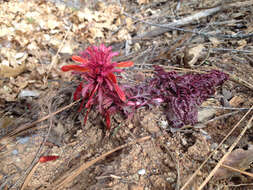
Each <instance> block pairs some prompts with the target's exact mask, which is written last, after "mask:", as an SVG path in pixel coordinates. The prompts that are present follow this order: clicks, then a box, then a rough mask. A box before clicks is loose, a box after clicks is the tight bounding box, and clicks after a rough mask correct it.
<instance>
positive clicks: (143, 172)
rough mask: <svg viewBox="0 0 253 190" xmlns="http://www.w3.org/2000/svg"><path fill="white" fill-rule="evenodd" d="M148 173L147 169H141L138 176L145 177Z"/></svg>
mask: <svg viewBox="0 0 253 190" xmlns="http://www.w3.org/2000/svg"><path fill="white" fill-rule="evenodd" d="M145 173H146V170H145V169H140V170H139V171H138V174H139V175H144V174H145Z"/></svg>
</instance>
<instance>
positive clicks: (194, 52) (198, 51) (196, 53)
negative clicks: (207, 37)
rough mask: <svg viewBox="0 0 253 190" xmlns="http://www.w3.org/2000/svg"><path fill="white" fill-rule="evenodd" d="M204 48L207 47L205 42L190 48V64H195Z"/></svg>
mask: <svg viewBox="0 0 253 190" xmlns="http://www.w3.org/2000/svg"><path fill="white" fill-rule="evenodd" d="M204 48H205V47H204V45H203V44H199V45H197V46H195V47H193V48H191V49H189V50H188V55H190V56H191V57H192V58H191V60H189V61H188V65H190V66H194V64H195V63H196V62H197V61H198V59H199V57H200V55H201V52H202V51H203V49H204Z"/></svg>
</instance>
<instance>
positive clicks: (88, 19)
mask: <svg viewBox="0 0 253 190" xmlns="http://www.w3.org/2000/svg"><path fill="white" fill-rule="evenodd" d="M84 4H85V1H84ZM177 5H178V4H177V3H176V2H174V1H170V2H165V1H137V4H136V3H134V2H130V1H129V2H128V1H121V4H118V2H114V1H108V2H103V1H99V2H96V3H94V4H86V6H83V7H82V6H81V7H78V8H73V7H68V6H66V5H65V4H54V3H52V2H49V1H29V2H27V1H23V2H22V1H10V2H4V3H1V5H0V10H1V11H0V12H1V13H0V18H1V19H0V20H1V21H0V22H1V29H0V47H1V51H0V107H1V111H0V116H1V122H0V124H1V137H3V136H4V135H7V134H8V133H9V132H11V131H12V130H14V129H15V128H17V129H18V127H19V126H22V125H23V124H26V123H29V122H30V123H31V122H32V121H35V120H37V119H39V118H42V117H44V116H47V115H48V114H49V113H52V112H54V111H56V110H58V109H59V108H62V107H64V106H66V105H68V104H70V103H71V102H72V98H73V93H72V92H73V91H74V89H75V88H76V85H75V84H74V83H73V82H72V81H78V80H77V78H76V77H75V76H72V75H71V74H70V73H63V72H62V71H60V68H61V67H62V66H63V65H69V64H73V62H72V61H71V60H70V57H71V56H72V55H73V54H77V53H79V52H81V51H82V50H83V49H85V48H87V47H88V46H90V45H94V44H95V45H99V44H101V43H104V44H108V45H111V46H112V48H113V50H114V51H118V52H119V56H118V57H117V58H115V60H116V59H118V60H117V62H124V61H126V60H134V62H135V66H134V68H132V69H131V68H130V69H129V70H126V72H125V74H121V75H119V80H120V82H122V83H130V84H131V83H134V84H135V83H141V82H143V81H145V79H148V78H149V77H152V76H153V73H152V65H153V64H159V65H162V67H163V68H166V66H174V67H176V68H178V67H181V69H184V65H185V63H183V62H182V60H183V59H184V56H185V55H184V54H185V53H186V52H187V51H189V52H191V53H190V54H191V56H193V57H192V59H189V60H186V61H189V62H187V63H188V65H190V67H191V69H192V70H193V69H194V70H195V71H197V72H198V71H201V72H203V71H210V70H211V69H218V70H222V71H226V72H228V73H230V74H235V75H236V76H238V77H239V78H242V79H243V80H245V81H247V82H248V83H249V84H252V83H253V78H252V77H251V74H250V73H252V72H251V71H252V63H251V62H252V60H251V59H252V58H251V57H252V54H249V55H245V54H244V53H238V54H237V53H231V52H228V51H225V50H223V51H220V50H217V49H218V48H220V49H222V48H223V49H226V48H231V49H233V48H234V49H236V50H242V52H243V51H244V50H248V51H251V49H250V48H251V45H252V42H251V41H250V40H249V39H242V40H228V41H226V40H222V39H220V38H214V37H213V38H209V40H210V41H209V40H207V39H203V38H201V37H200V36H190V37H188V38H187V39H186V40H185V41H184V42H183V43H177V40H178V39H180V38H181V36H182V35H183V33H181V32H177V31H174V32H167V33H165V35H160V36H158V37H156V38H152V39H143V40H141V39H138V38H136V35H137V34H143V33H145V32H146V31H147V30H152V29H153V28H154V27H151V26H148V25H145V24H143V23H139V22H137V21H136V20H135V19H134V18H135V17H138V18H141V19H145V20H149V21H150V22H153V23H156V22H158V23H167V22H171V21H172V20H173V19H175V18H173V17H163V16H162V15H163V14H164V13H166V14H167V15H174V13H172V12H171V10H169V9H168V7H177ZM201 6H204V7H205V6H206V7H208V6H209V7H212V6H216V2H215V1H211V0H210V1H208V2H207V4H205V5H200V4H198V3H197V2H195V1H192V2H184V1H182V2H181V4H180V7H179V8H178V10H177V11H178V12H177V16H178V18H177V19H180V18H183V17H184V16H185V15H191V13H193V12H198V8H201ZM132 10H133V11H132ZM124 11H126V12H129V13H131V15H132V16H133V17H127V16H126V15H125V14H123V12H124ZM247 11H248V12H247ZM249 12H250V10H248V9H247V8H246V7H242V8H241V9H240V14H235V13H234V12H233V10H232V9H228V13H229V14H231V16H232V17H233V18H234V19H235V20H237V22H231V23H230V24H228V25H219V30H222V31H224V32H227V33H228V34H234V33H237V32H240V31H241V30H243V31H244V32H245V33H249V32H251V31H252V30H251V29H252V26H251V25H252V23H251V22H249V20H248V19H249V15H250V14H249ZM220 15H222V16H223V17H220ZM242 17H245V19H244V22H242V19H241V18H242ZM221 18H224V20H225V21H226V20H227V19H228V18H227V15H226V14H224V13H222V12H220V13H218V14H217V15H214V16H213V17H211V18H210V19H211V20H210V22H209V25H208V24H207V25H206V27H205V28H203V29H204V31H206V32H209V31H211V30H212V29H218V28H217V25H215V24H216V23H218V22H222V21H224V20H222V19H221ZM206 22H207V21H206V20H204V19H203V20H200V21H198V22H195V23H194V24H195V25H198V26H199V27H200V28H201V27H203V25H201V24H204V23H206ZM67 31H68V32H67ZM211 32H212V31H211ZM137 37H138V36H137ZM64 39H65V40H64ZM63 42H64V43H63ZM122 42H123V43H122ZM125 42H127V43H125ZM153 42H156V48H155V47H154V43H153ZM122 44H124V45H125V46H126V47H125V48H128V50H127V51H125V49H124V45H123V46H122ZM170 44H176V45H178V46H177V47H175V48H173V50H171V51H170V50H167V46H168V45H170ZM194 47H195V48H196V49H194ZM207 47H208V48H209V50H208V48H207ZM184 48H188V49H187V51H184V50H183V49H184ZM189 48H190V49H189ZM215 48H216V49H215ZM146 50H149V51H148V53H145V51H146ZM166 51H167V52H168V54H169V58H170V59H168V58H167V59H166V56H165V57H164V56H162V54H165V55H166ZM208 51H210V52H209V55H208ZM57 52H59V53H57ZM146 52H147V51H146ZM164 52H165V53H164ZM126 56H128V57H126ZM154 58H155V62H154V63H153V62H151V60H153V59H154ZM143 60H145V61H143ZM199 63H201V64H200V65H199ZM140 64H142V66H141V67H139V66H138V65H140ZM242 64H243V66H242ZM186 65H187V64H186ZM145 70H146V71H148V72H145ZM166 70H167V69H166ZM181 71H183V72H185V71H184V70H181ZM186 72H189V71H186ZM136 73H137V74H138V73H141V74H140V76H141V77H139V78H141V80H140V81H138V80H135V78H136ZM150 73H151V74H150ZM224 86H225V87H226V89H227V90H229V92H230V94H231V96H230V97H229V98H227V97H225V98H224V97H223V99H226V100H227V101H228V103H229V104H226V106H231V107H250V106H251V105H252V95H251V93H249V91H248V89H245V87H244V86H243V85H242V84H241V83H233V82H232V81H228V82H225V84H224V85H223V87H222V88H224ZM24 92H39V93H38V96H37V95H36V96H35V97H34V96H24V97H23V98H20V96H19V95H20V94H21V95H22V93H24ZM51 92H54V93H51ZM220 99H222V93H221V92H220V91H219V90H218V91H217V92H216V93H215V94H214V95H213V96H212V97H211V98H209V99H207V100H205V101H204V102H203V103H202V105H204V106H210V107H212V106H220V107H222V102H220ZM50 102H51V103H50ZM49 104H52V106H51V109H50V110H49V107H50V106H49ZM78 107H79V105H78V104H76V105H74V106H72V107H71V108H69V109H68V110H63V111H62V112H61V113H60V114H58V115H54V117H53V118H52V119H51V120H52V125H53V126H54V127H56V129H55V130H54V132H52V133H53V134H52V135H51V136H50V137H49V139H48V141H47V142H46V146H45V147H44V150H45V151H44V155H39V156H47V155H59V159H57V160H56V161H54V162H48V163H46V164H45V165H44V164H43V165H40V166H38V168H37V169H36V172H35V173H34V174H33V175H32V177H31V178H30V180H29V182H28V184H27V189H34V188H40V186H41V185H42V186H45V187H48V188H49V187H50V184H54V182H55V181H57V179H59V178H60V176H61V175H62V174H63V173H66V172H68V171H70V170H71V169H74V168H78V167H79V166H80V163H85V162H87V161H89V160H93V158H95V157H97V156H98V155H102V154H104V153H106V152H108V151H110V150H111V149H113V148H115V147H117V146H118V145H121V144H124V143H126V142H130V141H132V140H133V139H136V138H139V137H143V136H145V135H149V134H150V133H151V134H153V135H154V138H153V139H152V140H150V141H147V142H143V143H140V144H136V145H132V147H128V148H127V149H123V150H121V151H119V152H115V153H114V154H112V155H111V156H108V157H107V158H105V159H104V160H101V161H100V162H99V163H97V164H95V165H93V166H91V167H90V168H88V169H86V170H85V171H83V172H82V173H81V174H80V176H78V177H76V179H75V180H74V181H75V182H74V183H73V184H69V186H70V187H71V189H94V188H98V189H103V188H108V187H109V188H112V189H117V188H122V189H129V188H130V189H135V188H138V189H144V188H145V189H164V188H165V189H175V188H176V187H177V186H180V184H181V185H183V184H184V183H185V182H186V179H187V178H188V177H189V176H191V174H192V173H193V171H195V170H196V169H197V167H198V166H199V165H200V164H201V163H202V162H203V160H204V159H205V157H206V156H207V155H208V154H209V153H210V152H211V151H212V147H214V146H215V144H216V143H219V142H220V141H221V139H222V138H223V137H224V136H225V135H226V133H227V132H228V131H229V130H230V128H231V126H233V124H234V123H235V122H236V121H238V120H239V119H240V116H241V114H240V113H239V114H237V115H232V116H230V117H226V118H223V119H219V120H216V121H212V122H211V123H208V124H206V125H207V126H206V128H205V135H203V132H201V133H200V131H199V130H198V129H194V126H192V127H189V126H188V125H186V126H183V128H182V129H180V130H176V131H177V132H174V133H171V130H170V127H168V123H166V124H165V125H163V127H161V126H160V125H161V124H162V123H165V121H167V120H166V114H164V111H165V112H166V110H164V108H162V107H156V106H155V107H152V109H150V110H146V109H143V108H140V109H138V110H137V114H135V116H134V117H133V118H132V120H127V121H126V120H125V119H124V118H123V117H122V116H120V115H117V114H116V115H115V116H113V117H112V118H111V135H109V136H108V135H107V134H106V131H105V130H104V128H105V127H104V126H106V122H104V121H103V119H102V118H100V117H99V115H98V114H97V113H96V111H94V110H91V112H90V114H89V119H88V120H87V123H86V125H85V127H83V116H82V114H78V113H77V112H76V110H77V109H78ZM205 110H206V112H207V113H206V115H208V117H207V119H212V118H213V117H219V116H221V115H223V114H224V115H225V114H226V113H229V110H222V109H221V110H216V112H213V111H212V114H210V113H209V112H210V110H208V109H204V111H203V110H202V113H201V114H202V115H205V113H203V112H205ZM9 118H11V120H12V122H9ZM199 122H201V121H199ZM205 122H206V121H205ZM144 125H145V126H144ZM48 126H49V122H47V121H45V120H44V121H43V122H42V123H37V124H36V125H35V127H32V128H30V129H29V130H25V131H23V132H22V134H17V136H15V135H14V136H12V137H8V138H7V142H8V143H7V144H6V143H5V142H4V141H2V140H1V139H0V143H1V144H0V150H1V151H2V152H1V153H0V156H1V162H0V164H1V165H3V166H4V167H3V168H2V169H1V171H0V180H1V182H3V183H2V184H5V187H18V186H20V185H21V184H22V182H24V179H23V178H22V176H24V175H20V174H21V173H22V174H25V171H26V169H27V168H28V167H29V166H30V164H31V161H32V159H33V158H34V157H35V156H36V151H37V148H38V147H39V145H40V144H41V142H42V141H43V139H44V137H45V134H46V132H47V131H46V129H47V128H48ZM59 126H60V127H59ZM54 127H53V128H54ZM3 129H4V130H3ZM251 132H252V131H251V129H250V130H249V132H248V134H246V135H245V139H246V140H245V143H251V142H252V140H250V139H251V137H250V134H251ZM235 133H236V134H233V136H232V139H233V138H234V136H236V135H238V134H239V133H240V131H239V130H237V131H235ZM22 136H23V137H26V136H28V137H30V138H29V141H28V142H26V143H24V144H22V143H17V142H19V141H17V138H18V137H19V138H20V137H21V138H22ZM210 137H211V138H210ZM5 139H6V138H5ZM229 145H230V144H229V143H225V144H224V146H223V147H222V148H221V149H220V152H217V154H216V158H219V157H220V156H221V155H220V154H222V152H224V151H225V149H226V147H227V146H229ZM244 145H245V144H244V142H242V143H241V144H240V145H239V146H240V147H242V146H244ZM13 151H14V152H18V154H15V155H13V154H12V153H13ZM27 155H29V156H27ZM168 155H169V156H168ZM243 159H247V156H245V157H243V158H242V160H243ZM214 160H215V159H211V160H210V164H207V165H206V166H205V167H204V168H203V169H202V171H201V172H200V173H199V174H198V176H199V178H198V179H196V180H195V181H194V182H193V184H192V187H197V186H198V184H200V182H201V180H203V179H204V177H205V176H207V175H208V173H209V171H210V170H211V168H212V166H213V165H212V164H213V162H214ZM177 162H178V163H180V167H177ZM66 163H67V164H66ZM249 164H250V162H247V164H245V167H247V168H248V166H246V165H249ZM228 165H229V164H228ZM233 167H234V166H233ZM245 167H244V168H245ZM240 169H241V168H240ZM140 170H145V174H144V175H143V176H139V175H138V171H140ZM226 171H227V170H226ZM108 176H109V177H108ZM112 176H118V177H112ZM147 177H148V180H147ZM228 177H229V176H227V178H226V179H225V182H220V183H218V184H212V183H210V184H208V185H209V186H208V187H209V188H210V189H215V188H216V187H217V186H223V187H225V186H226V184H227V183H235V184H236V183H237V182H234V181H233V180H232V181H231V180H230V179H229V178H228ZM81 179H82V180H81ZM84 179H85V180H84ZM83 181H86V182H85V183H84V182H83ZM243 182H245V181H243ZM246 182H248V183H250V182H251V179H248V181H246ZM136 184H138V186H136ZM195 189H196V188H195Z"/></svg>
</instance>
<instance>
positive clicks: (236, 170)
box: [221, 164, 253, 178]
mask: <svg viewBox="0 0 253 190" xmlns="http://www.w3.org/2000/svg"><path fill="white" fill-rule="evenodd" d="M221 166H222V167H224V168H227V169H229V170H232V171H235V172H239V173H241V174H244V175H247V176H249V177H252V178H253V174H252V173H249V172H245V171H243V170H239V169H237V168H234V167H231V166H228V165H226V164H221Z"/></svg>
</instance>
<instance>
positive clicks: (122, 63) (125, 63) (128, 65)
mask: <svg viewBox="0 0 253 190" xmlns="http://www.w3.org/2000/svg"><path fill="white" fill-rule="evenodd" d="M133 65H134V63H133V62H132V61H127V62H120V63H118V64H117V66H116V67H132V66H133Z"/></svg>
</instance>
